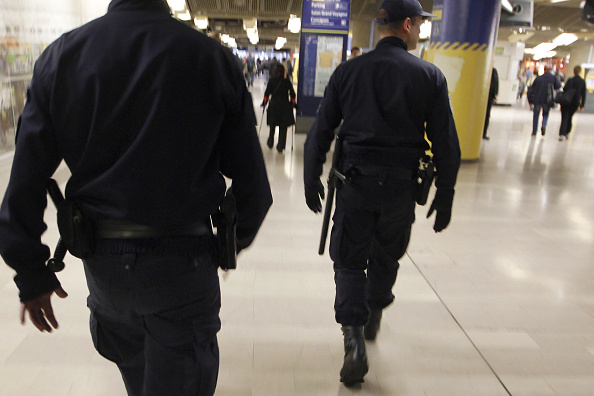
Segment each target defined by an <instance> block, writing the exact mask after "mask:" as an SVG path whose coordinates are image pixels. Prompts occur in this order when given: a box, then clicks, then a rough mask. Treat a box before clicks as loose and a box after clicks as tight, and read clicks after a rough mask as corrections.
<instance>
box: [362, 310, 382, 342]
mask: <svg viewBox="0 0 594 396" xmlns="http://www.w3.org/2000/svg"><path fill="white" fill-rule="evenodd" d="M381 320H382V310H381V309H372V310H371V311H370V312H369V320H368V321H367V324H366V325H365V330H364V333H365V339H366V340H369V341H373V340H375V337H376V336H377V332H378V331H379V329H380V322H381Z"/></svg>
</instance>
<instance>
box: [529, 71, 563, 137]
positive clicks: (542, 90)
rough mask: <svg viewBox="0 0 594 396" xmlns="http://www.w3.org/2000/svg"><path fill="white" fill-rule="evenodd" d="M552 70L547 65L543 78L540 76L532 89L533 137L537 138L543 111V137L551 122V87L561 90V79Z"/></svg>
mask: <svg viewBox="0 0 594 396" xmlns="http://www.w3.org/2000/svg"><path fill="white" fill-rule="evenodd" d="M552 70H553V68H552V66H550V65H546V66H545V68H544V73H543V74H542V76H538V77H537V78H536V79H535V80H534V83H533V84H532V87H531V88H530V89H531V90H532V92H531V94H532V95H533V97H534V99H533V102H532V103H533V104H534V109H533V112H534V113H533V117H532V136H536V131H537V130H538V119H539V118H540V111H541V110H542V126H541V128H540V132H541V133H542V136H544V135H545V133H546V132H547V121H548V120H549V110H550V109H551V107H550V106H551V103H547V100H548V97H549V92H550V90H551V87H552V88H553V90H557V89H559V88H561V83H560V82H559V79H558V78H557V77H555V76H554V75H553V74H552V73H551V71H552ZM553 97H554V95H553Z"/></svg>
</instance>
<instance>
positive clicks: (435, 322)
mask: <svg viewBox="0 0 594 396" xmlns="http://www.w3.org/2000/svg"><path fill="white" fill-rule="evenodd" d="M262 92H263V83H262V81H261V80H260V81H259V80H257V82H256V86H255V87H254V89H253V94H254V103H255V104H256V106H255V107H256V112H257V115H258V118H259V117H260V116H261V114H262V113H261V109H260V108H259V107H258V104H259V103H260V102H261V97H262ZM559 123H560V113H559V111H558V110H553V111H552V113H551V118H550V121H549V127H548V131H549V132H548V134H547V135H546V136H545V137H541V136H540V135H539V136H537V137H531V136H530V130H531V112H530V111H529V110H528V108H527V106H526V105H525V104H518V105H515V106H513V107H494V108H493V112H492V119H491V128H490V133H489V134H490V135H491V140H490V141H487V142H483V146H482V154H481V159H480V161H478V162H473V163H464V164H463V165H462V168H461V170H460V176H459V182H458V185H457V195H456V201H455V207H454V215H453V222H452V224H451V226H450V227H449V228H448V229H447V230H446V231H445V232H443V233H440V234H435V233H434V232H433V231H432V228H431V227H432V220H426V219H425V214H426V211H427V208H425V207H419V208H417V221H416V223H415V225H414V228H413V238H412V242H411V244H410V247H409V250H408V253H407V255H406V256H405V257H404V258H403V259H402V267H401V272H400V276H399V278H398V282H397V284H396V287H395V294H396V302H395V303H394V304H393V305H392V306H391V307H390V308H389V309H387V310H386V311H385V313H384V319H383V322H382V329H381V332H380V334H379V336H378V338H377V341H376V342H374V343H369V344H368V354H369V360H370V365H371V368H370V372H369V374H368V375H367V377H366V381H365V383H364V384H363V385H362V386H361V387H360V388H355V389H347V388H345V387H344V386H342V385H341V384H340V383H339V381H338V372H339V370H340V367H341V364H342V354H343V350H342V335H341V332H340V327H339V325H337V324H336V323H335V322H334V319H333V317H334V316H333V309H332V305H333V299H334V283H333V272H332V263H331V262H330V259H329V258H328V256H327V255H325V256H323V257H320V256H318V255H317V245H318V238H319V231H320V227H321V221H322V218H321V216H320V215H317V216H316V215H314V214H312V213H311V212H310V211H309V209H308V208H307V207H306V205H305V202H304V198H303V187H302V170H303V142H304V136H303V135H298V136H297V137H296V142H295V145H294V149H293V151H291V149H290V145H291V138H289V139H288V140H289V142H288V144H289V149H288V150H287V151H286V152H285V153H284V154H278V153H277V152H276V151H274V150H268V148H267V147H266V146H265V145H264V142H265V139H266V136H265V135H267V128H266V126H264V127H263V128H262V132H261V136H260V139H261V141H262V146H263V148H264V156H265V158H266V162H267V165H268V171H269V177H270V181H271V184H272V188H273V194H274V199H275V203H274V205H273V207H272V208H271V211H270V213H269V215H268V217H267V219H266V221H265V223H264V226H263V228H262V230H261V232H260V234H259V236H258V238H257V240H256V242H255V244H254V246H253V247H251V248H250V249H249V250H247V251H245V252H244V253H242V254H241V256H240V258H239V269H238V270H237V271H234V272H232V273H228V274H222V275H221V281H222V293H223V308H222V313H221V317H222V322H223V328H222V330H221V332H220V336H219V342H220V349H221V367H220V376H219V385H218V389H217V395H219V396H239V395H242V396H244V395H245V396H247V395H253V396H275V395H279V396H290V395H302V396H305V395H307V396H330V395H339V396H342V395H390V396H401V395H402V396H404V395H414V396H416V395H438V396H442V395H455V396H466V395H469V396H474V395H480V396H483V395H509V394H511V395H514V396H516V395H517V396H520V395H526V396H528V395H531V396H549V395H560V396H580V395H583V396H586V395H594V199H592V197H593V196H594V165H592V157H594V128H592V125H594V115H589V114H581V113H580V114H577V115H576V116H575V118H574V132H573V133H572V134H571V136H570V139H569V141H566V142H559V141H557V131H558V127H559ZM10 162H11V156H10V155H6V154H4V155H2V156H1V157H0V189H1V190H2V191H3V190H4V188H5V186H6V183H7V181H8V176H9V171H10ZM67 177H68V172H67V170H65V169H63V168H61V169H60V170H59V172H58V175H57V179H58V180H59V181H60V182H61V183H62V186H63V183H64V182H65V181H66V178H67ZM47 223H48V225H49V231H48V232H47V234H46V235H45V238H44V239H45V240H46V241H47V243H48V244H49V245H50V246H52V247H53V246H54V245H55V242H56V240H57V232H56V226H55V212H54V210H53V208H50V209H49V210H48V211H47ZM66 264H67V268H66V270H65V271H64V272H63V273H62V274H61V275H60V279H61V281H62V283H63V286H64V288H65V289H66V290H67V291H68V292H69V293H70V296H69V297H68V298H67V299H66V300H61V301H55V303H54V306H55V309H56V311H57V313H56V314H57V317H58V320H59V321H60V329H59V330H58V331H55V332H54V333H53V334H51V335H48V334H40V333H38V332H37V331H36V330H35V329H34V328H33V327H32V326H31V325H30V324H28V325H26V326H25V327H21V326H20V324H19V323H18V302H17V295H16V289H15V286H14V284H13V282H12V275H13V274H12V272H11V270H10V269H9V268H8V267H6V266H0V383H1V386H0V395H2V396H30V395H44V396H52V395H56V396H64V395H71V396H80V395H84V396H91V395H110V396H118V395H124V394H125V391H124V387H123V385H122V382H121V379H120V378H119V373H118V371H117V369H116V368H115V366H113V365H112V364H111V363H109V362H107V361H105V360H103V359H102V358H101V357H99V356H98V355H97V353H96V352H95V351H94V349H93V346H92V343H91V340H90V336H89V333H88V328H87V321H88V313H87V309H86V306H85V298H86V293H87V290H86V286H85V282H84V274H83V271H82V269H81V265H80V263H79V262H77V260H75V259H73V258H71V257H69V258H68V259H67V263H66Z"/></svg>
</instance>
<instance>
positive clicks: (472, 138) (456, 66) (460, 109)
mask: <svg viewBox="0 0 594 396" xmlns="http://www.w3.org/2000/svg"><path fill="white" fill-rule="evenodd" d="M432 13H433V14H436V15H437V18H434V19H433V26H432V30H431V44H430V46H429V48H428V49H427V52H426V59H427V60H428V61H429V62H431V63H434V64H435V65H437V66H438V67H439V68H440V69H441V70H442V71H443V73H444V74H445V76H446V79H447V81H448V89H449V92H450V96H451V103H452V111H453V113H454V119H455V121H456V127H457V129H458V137H459V139H460V148H461V150H462V159H463V160H477V159H478V158H479V156H480V146H481V141H482V135H483V127H484V122H485V114H486V111H487V98H488V95H489V85H490V82H491V74H492V67H493V48H494V46H495V42H496V40H497V31H498V27H499V18H500V14H501V1H500V0H435V1H434V3H433V11H432Z"/></svg>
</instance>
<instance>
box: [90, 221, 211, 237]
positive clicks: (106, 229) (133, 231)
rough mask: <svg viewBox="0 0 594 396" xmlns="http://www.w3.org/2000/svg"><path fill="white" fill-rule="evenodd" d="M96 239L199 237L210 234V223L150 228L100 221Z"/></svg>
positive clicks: (202, 222) (124, 222) (119, 222)
mask: <svg viewBox="0 0 594 396" xmlns="http://www.w3.org/2000/svg"><path fill="white" fill-rule="evenodd" d="M95 231H96V234H95V235H96V237H97V238H99V239H142V238H165V237H176V236H201V235H210V234H212V228H211V226H210V221H209V222H208V223H207V222H206V221H201V222H197V223H191V224H184V225H177V226H162V227H151V226H147V225H143V224H136V223H131V222H129V221H125V220H100V221H98V222H97V224H96V230H95Z"/></svg>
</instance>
